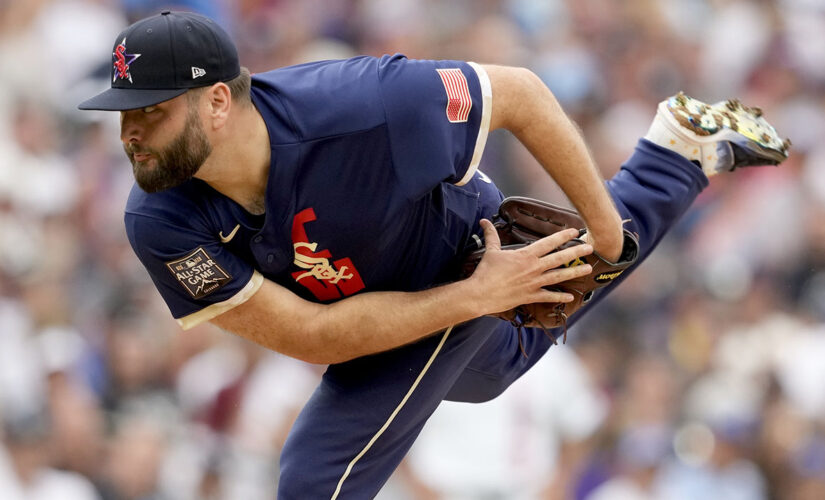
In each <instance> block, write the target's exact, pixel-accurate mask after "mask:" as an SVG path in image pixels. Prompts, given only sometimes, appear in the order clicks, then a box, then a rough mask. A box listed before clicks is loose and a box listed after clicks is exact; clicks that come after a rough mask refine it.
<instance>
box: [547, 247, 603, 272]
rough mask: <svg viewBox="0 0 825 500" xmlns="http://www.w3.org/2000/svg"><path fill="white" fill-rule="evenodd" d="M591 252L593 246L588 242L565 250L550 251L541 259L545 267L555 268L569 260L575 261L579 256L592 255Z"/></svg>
mask: <svg viewBox="0 0 825 500" xmlns="http://www.w3.org/2000/svg"><path fill="white" fill-rule="evenodd" d="M591 253H593V247H592V246H590V245H586V244H582V245H575V246H572V247H570V248H565V249H564V250H559V251H558V252H553V253H549V254H547V255H545V256H544V257H541V258H540V259H539V261H540V264H541V265H542V266H544V268H545V269H553V268H556V267H559V266H562V265H565V264H567V263H569V262H573V261H575V260H576V259H578V258H579V257H584V256H585V255H590V254H591Z"/></svg>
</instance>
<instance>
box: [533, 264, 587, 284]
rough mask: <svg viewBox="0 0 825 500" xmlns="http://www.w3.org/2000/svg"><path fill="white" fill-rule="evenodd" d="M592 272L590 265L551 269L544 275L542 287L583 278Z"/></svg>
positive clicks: (542, 276)
mask: <svg viewBox="0 0 825 500" xmlns="http://www.w3.org/2000/svg"><path fill="white" fill-rule="evenodd" d="M592 272H593V268H592V267H591V266H590V264H583V265H580V266H573V267H560V268H558V269H551V270H549V271H545V272H544V273H542V275H541V286H547V285H555V284H557V283H562V282H564V281H567V280H572V279H575V278H581V277H582V276H587V275H588V274H590V273H592Z"/></svg>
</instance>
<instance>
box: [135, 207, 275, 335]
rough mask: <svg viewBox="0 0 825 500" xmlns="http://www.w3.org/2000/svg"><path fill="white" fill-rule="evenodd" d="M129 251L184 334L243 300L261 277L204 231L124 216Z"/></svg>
mask: <svg viewBox="0 0 825 500" xmlns="http://www.w3.org/2000/svg"><path fill="white" fill-rule="evenodd" d="M125 224H126V233H127V235H128V237H129V242H130V243H131V245H132V249H133V250H134V251H135V254H137V256H138V258H139V259H140V261H141V263H142V264H143V266H144V267H145V268H146V270H147V271H148V272H149V275H150V277H151V278H152V281H153V282H154V284H155V287H156V288H157V289H158V292H160V295H161V296H162V297H163V300H164V301H165V302H166V305H167V306H168V307H169V310H170V311H171V313H172V316H173V317H174V318H175V319H176V320H177V322H178V324H179V325H180V326H181V328H183V329H184V330H187V329H189V328H192V327H194V326H196V325H199V324H201V323H203V322H205V321H209V320H210V319H212V318H214V317H215V316H217V315H219V314H221V313H223V312H225V311H228V310H229V309H232V308H233V307H235V306H238V305H240V304H242V303H244V302H246V301H247V300H248V299H249V298H250V297H251V296H252V295H254V294H255V292H257V291H258V289H259V288H260V286H261V285H262V284H263V276H262V275H261V274H260V273H259V272H257V271H256V270H254V268H253V267H252V266H251V265H250V264H249V263H247V262H245V261H244V260H243V259H241V258H239V257H238V256H236V255H234V254H233V253H232V252H230V251H228V250H227V249H226V248H225V247H224V246H223V245H222V244H221V243H220V241H219V240H218V238H217V235H212V234H210V233H209V232H207V231H205V230H202V229H201V230H199V229H198V228H196V227H192V225H189V224H182V223H179V222H178V223H176V222H175V221H174V220H164V219H162V218H156V217H153V216H147V215H143V214H135V213H130V212H127V213H126V215H125Z"/></svg>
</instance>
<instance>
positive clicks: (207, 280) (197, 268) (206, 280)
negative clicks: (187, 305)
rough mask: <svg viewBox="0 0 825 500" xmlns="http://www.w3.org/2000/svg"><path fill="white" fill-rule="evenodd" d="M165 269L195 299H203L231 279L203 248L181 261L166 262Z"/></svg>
mask: <svg viewBox="0 0 825 500" xmlns="http://www.w3.org/2000/svg"><path fill="white" fill-rule="evenodd" d="M166 267H168V268H169V271H170V272H171V273H172V274H174V275H175V278H177V280H178V283H180V284H181V285H183V287H184V288H186V291H187V292H189V294H190V295H191V296H192V297H194V298H196V299H202V298H204V297H205V296H207V295H209V294H210V293H212V292H214V291H215V290H217V289H218V288H220V287H222V286H223V285H225V284H226V283H228V282H229V280H230V279H231V278H232V276H229V274H227V273H226V271H224V270H223V269H221V266H219V265H218V264H217V263H216V262H215V261H214V260H212V257H210V256H209V254H208V253H206V250H204V249H203V248H198V249H197V250H195V251H194V252H192V253H191V254H189V255H187V256H186V257H184V258H182V259H178V260H175V261H172V262H167V263H166Z"/></svg>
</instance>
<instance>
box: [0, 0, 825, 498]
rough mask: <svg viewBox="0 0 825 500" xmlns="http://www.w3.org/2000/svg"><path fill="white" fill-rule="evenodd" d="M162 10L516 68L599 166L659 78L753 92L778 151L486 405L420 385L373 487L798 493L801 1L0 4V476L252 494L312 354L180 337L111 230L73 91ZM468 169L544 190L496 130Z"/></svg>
mask: <svg viewBox="0 0 825 500" xmlns="http://www.w3.org/2000/svg"><path fill="white" fill-rule="evenodd" d="M163 7H173V8H174V7H178V8H184V9H189V10H195V11H199V12H201V13H204V14H207V15H210V16H212V17H214V18H216V19H218V20H219V22H220V23H221V24H222V25H223V26H224V27H226V28H227V30H228V31H229V32H230V33H231V34H232V35H233V37H234V38H235V39H236V41H237V43H238V46H239V50H240V54H241V60H242V62H243V63H244V64H245V65H246V66H248V67H249V68H250V69H251V70H252V71H253V72H256V71H266V70H268V69H271V68H274V67H277V66H282V65H287V64H292V63H298V62H302V61H306V60H314V59H322V58H338V57H347V56H349V55H355V54H360V53H365V54H372V55H380V54H383V53H394V52H402V53H405V54H406V55H408V56H410V57H419V58H455V59H467V60H474V61H478V62H484V63H499V64H508V65H522V66H526V67H529V68H531V69H532V70H533V71H535V72H536V73H537V74H538V75H539V76H541V77H542V79H543V80H544V81H545V82H546V83H547V84H548V85H549V87H550V88H551V89H552V90H553V91H554V92H555V94H556V96H557V97H558V98H559V100H560V101H561V102H562V104H563V105H564V107H565V109H566V110H567V111H568V112H569V113H570V114H571V116H572V117H573V118H574V119H575V120H576V121H577V122H578V123H579V124H580V126H581V127H582V130H583V132H584V134H585V136H586V138H587V141H588V143H589V145H590V146H591V149H592V151H593V154H594V156H595V157H596V159H597V161H598V163H599V165H600V168H602V170H603V172H604V174H605V176H610V175H612V173H613V172H614V171H615V170H616V169H617V168H618V166H619V164H620V163H621V160H622V159H623V158H625V157H627V155H628V154H629V152H630V151H631V150H632V148H633V147H634V144H635V141H636V139H637V138H638V137H640V136H641V135H643V134H644V133H645V131H646V128H647V125H648V124H649V122H650V119H651V118H652V116H653V112H654V109H655V105H656V103H657V102H658V101H660V100H661V99H663V98H664V97H666V96H668V95H671V94H673V93H675V92H676V91H678V90H684V91H686V92H687V93H689V94H691V95H694V96H696V97H699V98H701V99H703V100H706V101H713V100H718V99H722V98H726V97H730V96H737V97H740V98H741V99H742V100H743V101H744V102H746V103H749V104H754V105H759V106H760V107H762V108H763V109H764V110H765V113H766V116H767V117H768V118H769V119H770V120H771V122H772V123H774V124H775V125H776V127H777V129H778V130H779V131H780V132H781V134H782V135H783V136H789V137H791V138H792V140H793V143H794V147H793V149H792V156H791V158H790V159H789V160H788V161H787V162H786V164H785V165H783V166H782V167H781V168H779V169H774V168H766V169H754V170H749V171H743V172H739V173H738V174H737V175H733V176H720V177H717V178H716V179H715V180H714V183H713V185H712V187H711V188H710V189H708V190H707V191H706V192H705V193H703V194H702V196H701V197H700V199H699V200H698V201H697V203H696V204H695V206H694V208H693V209H692V210H691V211H690V212H689V213H688V214H687V216H686V217H685V218H684V219H683V220H682V222H681V223H680V224H679V226H678V227H677V228H676V229H675V230H674V231H673V233H672V234H671V235H670V236H669V237H668V238H667V239H666V241H664V242H663V244H662V246H661V247H660V249H659V250H658V251H657V252H656V254H655V255H654V256H653V257H652V258H651V259H650V260H649V261H648V262H647V263H645V265H644V266H643V267H642V268H641V269H640V270H639V271H638V272H637V273H636V274H635V275H633V276H632V278H631V279H630V280H628V281H627V282H626V283H625V284H624V285H623V286H622V287H621V288H620V290H619V291H617V292H616V293H615V296H614V297H612V299H611V300H610V301H609V302H607V303H605V304H604V305H603V306H601V310H600V312H598V313H596V314H594V315H593V317H592V318H589V319H588V321H587V322H586V323H581V324H579V325H577V327H576V328H575V329H574V330H573V331H572V332H571V340H570V342H569V344H568V345H567V346H565V347H561V348H559V349H556V348H554V349H553V350H551V354H550V355H549V356H548V357H547V359H546V360H544V361H543V362H542V363H540V364H539V365H538V367H537V368H536V370H535V372H534V373H531V374H530V375H529V376H528V377H527V378H525V380H523V381H521V382H520V383H519V384H517V385H516V386H515V387H513V388H512V389H511V391H510V392H508V395H507V396H506V397H502V398H501V399H500V400H497V401H495V402H493V403H491V404H489V405H482V406H468V405H457V404H452V405H445V407H444V408H443V409H442V410H440V411H439V413H438V414H437V415H436V416H435V417H434V419H433V421H432V423H431V425H429V426H428V428H427V429H425V432H424V435H422V437H421V439H420V441H419V443H418V444H417V445H416V447H415V448H414V449H413V451H412V452H411V454H410V457H409V460H407V461H406V462H405V463H404V465H403V466H402V468H401V469H400V470H399V472H398V473H397V474H396V475H395V476H394V477H393V478H392V479H391V481H390V483H389V484H388V485H387V487H386V489H385V491H384V492H382V497H385V498H399V499H403V498H470V499H496V498H502V499H509V498H576V499H597V500H599V499H601V500H604V499H642V498H668V499H669V498H673V499H681V498H685V499H688V498H690V499H695V498H725V499H751V498H755V499H757V498H772V499H802V500H805V499H812V500H813V499H822V498H825V362H823V360H825V324H824V323H823V322H825V273H823V269H824V268H823V267H822V263H823V261H825V224H823V222H822V221H823V219H825V165H823V163H825V140H823V139H825V93H824V92H823V89H825V1H823V0H753V1H742V0H661V1H656V0H636V1H622V0H476V1H471V0H323V1H322V0H304V1H299V0H289V1H287V0H280V1H279V0H242V1H238V2H230V1H229V0H225V1H221V0H215V1H208V0H189V1H183V2H178V3H166V2H155V1H138V0H121V1H116V0H108V1H107V0H85V1H83V0H30V1H25V2H24V1H17V0H6V1H0V75H2V76H0V422H2V427H0V428H1V429H2V432H1V433H0V497H2V498H4V499H17V498H27V499H28V498H36V499H58V498H59V499H67V500H74V499H87V498H102V499H106V500H115V499H117V500H120V499H142V500H149V499H157V500H159V499H252V500H254V499H259V498H260V499H263V498H273V497H274V488H275V483H276V479H277V474H276V470H277V469H276V467H277V456H278V450H279V447H280V445H281V443H282V442H283V438H284V436H285V433H286V431H287V429H288V427H289V425H290V422H291V419H292V418H293V417H294V414H295V412H296V411H297V410H298V408H300V406H301V403H302V402H303V401H304V400H305V398H306V397H307V395H308V393H309V391H311V389H312V387H313V385H314V382H315V380H317V377H318V376H319V374H320V370H321V369H320V367H314V366H309V365H304V364H301V363H297V362H294V361H290V360H288V359H285V358H283V357H280V356H277V355H274V354H272V353H269V352H265V351H263V350H262V349H259V348H257V347H255V346H253V345H250V344H248V343H245V342H243V341H240V340H238V339H236V338H234V337H233V336H231V335H228V334H225V333H221V332H219V331H217V330H216V329H214V328H213V327H211V326H208V325H207V326H202V327H199V328H197V329H196V330H194V331H190V332H187V333H185V334H183V333H181V332H180V331H179V330H178V328H177V326H176V325H175V323H174V322H173V321H172V320H171V319H170V317H169V314H168V311H167V310H166V308H165V306H164V305H163V304H162V302H161V301H160V299H159V297H158V295H157V294H156V292H155V290H154V288H153V286H152V285H151V283H150V282H149V280H148V277H147V275H146V274H145V273H144V271H143V269H142V268H140V265H139V263H138V262H137V260H136V259H135V258H134V256H133V255H132V251H131V249H130V248H129V247H128V243H127V241H126V238H125V234H124V231H123V227H122V207H123V205H124V202H125V198H126V194H127V192H128V189H129V187H130V185H131V172H130V168H129V165H128V162H127V160H126V159H125V157H124V155H123V153H122V151H121V150H120V148H119V144H118V141H117V134H118V130H117V115H116V114H114V113H110V114H106V113H97V112H94V113H80V112H78V111H76V110H75V106H76V104H77V103H78V102H79V101H80V100H82V99H83V98H84V97H87V96H89V95H91V94H93V93H95V92H96V91H98V90H100V89H102V88H104V87H105V86H107V75H108V71H109V69H108V67H109V64H110V62H109V53H108V51H109V47H111V45H112V41H113V38H112V37H113V36H115V34H116V33H117V32H118V31H119V30H120V29H122V27H124V26H125V25H126V24H128V23H129V22H132V21H134V20H137V19H139V18H141V17H144V16H146V15H151V14H154V13H157V12H158V11H160V10H161V9H162V8H163ZM482 170H484V171H485V172H486V173H488V174H489V175H491V176H492V177H493V178H495V179H497V181H498V183H499V185H500V187H502V188H503V190H504V191H505V192H506V193H508V194H523V195H530V196H534V197H539V198H544V199H549V200H553V201H557V202H561V203H564V200H563V198H562V197H561V195H560V193H559V192H558V190H557V189H556V188H555V187H554V185H553V184H552V182H551V181H549V180H548V179H546V178H545V177H544V174H543V173H542V172H541V170H540V168H539V167H538V166H537V165H536V164H535V163H534V162H533V161H532V160H531V159H530V158H529V156H528V155H527V154H526V152H525V151H524V149H523V148H521V146H520V145H518V144H517V143H516V142H515V141H514V140H513V139H512V137H510V136H508V135H507V134H504V133H500V134H499V133H497V134H494V135H493V136H492V137H491V139H490V142H489V145H488V147H487V153H486V155H485V158H484V162H483V163H482ZM330 181H331V182H334V179H331V180H330ZM54 491H59V492H60V493H59V494H57V493H54ZM439 492H440V493H439ZM439 495H441V496H439Z"/></svg>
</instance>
